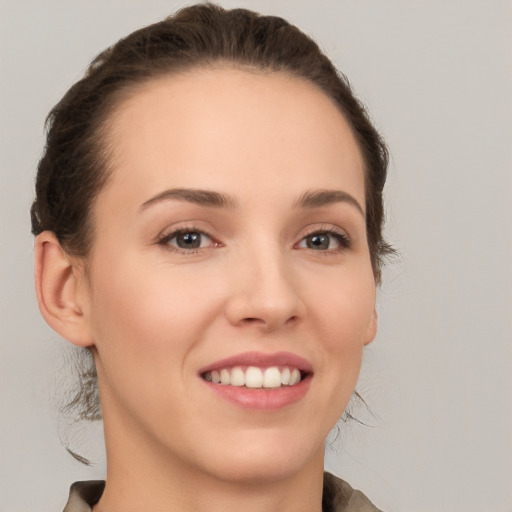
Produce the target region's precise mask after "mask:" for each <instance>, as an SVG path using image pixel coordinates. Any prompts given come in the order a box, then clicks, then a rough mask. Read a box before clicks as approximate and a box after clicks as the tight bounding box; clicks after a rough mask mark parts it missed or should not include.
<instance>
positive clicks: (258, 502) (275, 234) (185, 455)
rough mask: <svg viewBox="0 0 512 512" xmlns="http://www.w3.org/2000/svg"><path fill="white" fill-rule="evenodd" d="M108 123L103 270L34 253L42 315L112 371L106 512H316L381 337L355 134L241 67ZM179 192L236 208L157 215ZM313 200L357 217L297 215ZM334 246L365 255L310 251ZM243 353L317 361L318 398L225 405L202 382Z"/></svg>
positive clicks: (158, 89) (324, 101)
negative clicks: (334, 441) (330, 437)
mask: <svg viewBox="0 0 512 512" xmlns="http://www.w3.org/2000/svg"><path fill="white" fill-rule="evenodd" d="M111 121H112V123H111V125H110V127H109V130H110V131H109V133H108V139H109V142H110V144H111V147H112V160H111V163H112V168H113V175H112V177H111V179H110V181H109V182H108V184H107V185H106V187H105V189H104V190H103V191H102V192H101V194H100V195H99V197H98V198H97V201H96V203H95V205H94V209H93V224H94V229H95V238H94V244H93V249H92V252H91V254H90V255H89V257H88V260H87V272H85V271H84V262H82V261H80V260H76V259H74V258H72V257H70V256H68V255H67V254H66V253H65V251H63V250H62V248H61V247H60V246H59V245H58V242H57V241H56V240H55V237H54V236H53V235H52V234H51V233H48V232H45V233H43V234H41V235H39V237H38V238H37V240H36V285H37V286H36V287H37V292H38V298H39V303H40V308H41V311H42V312H43V315H44V316H45V318H46V320H47V321H48V322H49V323H50V325H51V326H52V327H53V328H54V329H56V330H57V331H58V332H60V333H61V335H62V336H64V337H65V338H67V339H68V340H69V341H71V342H72V343H74V344H76V345H80V346H88V347H91V349H92V351H93V353H94V356H95V361H96V365H97V371H98V379H99V386H100V393H101V400H102V408H103V413H104V425H105V437H106V446H107V460H108V469H107V486H106V489H105V493H104V495H103V497H102V499H101V500H100V502H99V504H98V505H97V506H96V507H95V512H104V511H106V510H108V511H109V512H115V511H120V510H123V511H135V510H141V509H144V510H154V511H160V510H162V511H163V510H171V509H172V510H180V511H181V510H184V511H185V510H190V511H192V510H202V509H204V508H205V507H206V506H207V507H208V510H209V511H213V512H215V511H217V510H219V511H220V510H222V511H224V512H225V511H230V510H250V511H255V512H256V511H263V510H265V511H266V512H268V511H278V510H279V511H280V512H283V511H286V510H294V511H297V510H298V511H302V510H304V511H306V510H307V511H317V512H320V510H321V494H322V472H323V456H324V455H323V454H324V442H325V438H326V436H327V434H328V432H329V430H330V429H331V428H332V427H333V425H334V424H335V422H336V421H337V419H338V418H339V416H340V415H341V414H342V411H343V410H344V408H345V406H346V405H347V403H348V401H349V399H350V396H351V395H352V393H353V390H354V387H355V384H356V381H357V377H358V374H359V370H360V365H361V358H362V353H363V348H364V346H365V345H366V344H368V343H369V342H371V341H372V340H373V338H374V336H375V330H376V323H377V322H376V314H375V307H374V304H375V280H374V276H373V273H372V268H371V262H370V255H369V251H368V244H367V240H366V229H365V219H364V205H365V200H364V199H365V196H364V171H363V162H362V159H361V155H360V152H359V150H358V147H357V144H356V142H355V139H354V137H353V135H352V133H351V131H350V128H349V126H348V125H347V123H346V121H345V119H344V118H343V116H342V115H341V113H340V112H339V110H338V109H337V108H336V107H335V106H334V104H333V103H332V101H331V100H330V99H329V98H328V97H327V96H326V95H325V94H324V93H323V92H322V91H320V90H319V89H317V88H316V87H315V86H314V85H312V84H310V83H308V82H307V81H304V80H300V79H298V78H293V77H290V76H288V75H286V74H282V73H271V74H262V73H259V72H255V71H249V70H240V69H233V68H229V67H219V68H216V69H208V70H193V71H189V72H186V73H183V74H179V75H173V76H169V77H164V78H159V79H158V80H153V81H151V82H150V83H148V84H146V85H144V86H143V87H142V88H140V89H139V90H138V91H136V92H135V93H134V94H133V95H132V96H131V97H130V98H128V99H125V100H123V102H122V103H121V105H119V107H118V108H117V110H116V112H115V113H114V115H113V118H112V120H111ZM176 188H179V189H194V190H195V189H201V190H208V191H214V192H217V193H220V194H225V195H228V196H229V198H230V200H231V202H232V203H236V205H235V204H229V205H227V206H212V205H205V204H197V203H196V202H191V201H189V200H186V199H184V198H181V197H175V196H174V197H168V198H165V199H161V200H153V201H150V203H149V204H146V205H145V203H147V202H148V201H149V200H151V199H152V198H155V197H157V196H159V195H161V194H162V193H163V192H164V191H167V190H169V189H176ZM317 190H324V191H325V190H328V191H332V190H336V191H342V192H343V193H344V194H346V195H349V196H350V197H351V198H352V199H353V201H352V200H347V199H346V196H342V200H336V201H334V202H328V204H323V205H316V206H307V207H296V206H295V204H296V202H297V200H298V198H300V197H301V196H303V195H304V194H305V193H307V192H308V191H317ZM343 197H345V199H343ZM338 199H340V197H338ZM356 203H357V204H358V205H360V207H361V209H362V210H363V212H361V211H360V210H359V208H358V207H357V205H356ZM143 205H145V206H143ZM176 229H188V230H190V231H195V232H197V231H200V232H203V233H205V234H207V235H208V236H204V237H203V238H202V242H201V245H202V247H200V248H199V249H195V250H190V249H182V248H179V247H178V246H177V245H176V238H174V239H173V238H170V237H167V239H166V240H165V239H164V237H165V235H169V233H172V232H173V230H176ZM328 230H334V231H336V232H337V233H340V234H341V235H342V236H344V237H348V239H349V240H350V245H349V247H345V246H344V245H343V244H342V243H340V242H339V241H338V239H337V238H336V235H328V236H327V240H328V242H329V244H330V245H329V247H328V248H323V249H315V248H311V247H310V246H308V243H309V242H311V237H310V235H311V233H318V232H322V233H323V232H326V231H328ZM308 236H309V238H308ZM247 351H258V352H262V353H265V354H272V353H275V352H280V351H287V352H292V353H294V354H297V355H299V356H301V357H303V358H305V359H306V360H308V361H309V362H310V363H311V365H312V367H313V377H312V379H311V383H310V386H309V389H308V391H307V393H306V394H305V396H304V397H303V398H302V399H301V400H299V401H298V402H296V403H293V404H290V405H287V406H286V407H282V408H280V409H278V410H273V411H266V410H252V409H247V408H242V407H239V406H237V405H234V404H232V403H230V402H228V401H226V400H224V399H222V398H221V397H219V396H217V395H216V394H215V393H212V392H211V390H210V389H209V388H208V386H207V385H206V384H205V382H204V381H203V379H201V377H200V376H199V374H198V372H199V369H200V368H203V367H205V366H206V365H208V364H210V363H212V362H213V361H217V360H219V359H224V358H227V357H231V356H233V355H236V354H239V353H242V352H247ZM206 504H207V505H206Z"/></svg>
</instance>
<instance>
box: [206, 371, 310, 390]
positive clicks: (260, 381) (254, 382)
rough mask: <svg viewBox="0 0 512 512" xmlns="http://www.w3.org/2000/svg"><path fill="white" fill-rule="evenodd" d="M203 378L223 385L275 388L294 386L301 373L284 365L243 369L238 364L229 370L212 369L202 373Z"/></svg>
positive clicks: (298, 380) (299, 379)
mask: <svg viewBox="0 0 512 512" xmlns="http://www.w3.org/2000/svg"><path fill="white" fill-rule="evenodd" d="M203 378H204V379H205V380H207V381H209V382H213V383H215V384H223V385H225V386H227V385H231V386H237V387H240V386H246V387H248V388H253V389H260V388H265V389H275V388H280V387H281V386H294V385H295V384H298V383H299V382H300V381H301V374H300V370H299V369H298V368H290V367H287V366H285V367H284V368H282V369H281V370H280V369H279V368H278V367H277V366H271V367H269V368H264V369H262V368H258V367H257V366H249V367H247V369H246V370H245V371H244V370H243V369H242V368H241V367H240V366H235V367H234V368H232V369H231V370H229V369H227V368H222V369H221V370H212V371H211V372H206V373H205V374H203Z"/></svg>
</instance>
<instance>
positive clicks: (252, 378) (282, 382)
mask: <svg viewBox="0 0 512 512" xmlns="http://www.w3.org/2000/svg"><path fill="white" fill-rule="evenodd" d="M199 376H200V378H201V379H202V380H203V381H204V383H205V384H207V385H208V386H209V387H210V389H211V390H212V391H213V392H214V393H215V394H216V395H217V396H219V397H221V398H223V399H225V400H228V401H229V402H231V403H232V404H235V405H237V406H240V407H243V408H246V409H247V408H248V409H258V410H276V409H280V408H282V407H285V406H288V405H291V404H293V403H296V402H299V401H300V400H302V398H303V397H304V396H305V395H306V394H307V392H308V389H309V387H310V384H311V381H312V378H313V366H312V364H311V363H310V362H309V361H308V360H306V359H304V358H302V357H300V356H298V355H296V354H293V353H291V352H277V353H274V354H265V353H261V352H245V353H243V354H237V355H236V356H233V357H229V358H227V359H222V360H220V361H216V362H214V363H212V364H210V365H208V366H206V367H204V368H202V369H200V370H199Z"/></svg>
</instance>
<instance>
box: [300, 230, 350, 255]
mask: <svg viewBox="0 0 512 512" xmlns="http://www.w3.org/2000/svg"><path fill="white" fill-rule="evenodd" d="M297 247H299V248H304V249H312V250H314V251H337V250H342V249H347V248H349V247H350V240H349V239H348V237H347V236H346V235H345V234H343V233H338V232H337V231H334V230H321V231H315V232H314V233H310V234H309V235H307V236H305V237H304V238H303V239H302V240H301V241H300V242H299V243H298V245H297Z"/></svg>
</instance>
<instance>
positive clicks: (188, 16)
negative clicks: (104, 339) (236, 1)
mask: <svg viewBox="0 0 512 512" xmlns="http://www.w3.org/2000/svg"><path fill="white" fill-rule="evenodd" d="M222 62H227V63H230V64H232V65H235V66H243V67H249V68H252V69H256V70H261V71H262V72H274V71H281V72H286V73H289V74H291V75H293V76H297V77H300V78H302V79H306V80H309V81H310V82H312V83H314V84H316V85H317V86H318V87H319V88H320V89H322V90H323V91H324V92H325V93H326V94H327V95H328V96H329V97H330V98H331V99H332V100H333V101H334V102H335V104H336V105H337V106H338V107H339V109H340V111H341V112H342V113H343V114H344V116H345V118H346V120H347V121H348V123H349V125H350V126H351V128H352V131H353V133H354V136H355V138H356V140H357V142H358V145H359V148H360V150H361V153H362V156H363V159H364V162H365V167H366V168H365V194H366V230H367V237H368V244H369V250H370V256H371V261H372V266H373V271H374V275H375V279H376V282H379V281H380V273H381V264H382V259H383V256H385V255H386V254H388V253H390V252H392V249H391V248H390V246H389V245H388V244H387V243H386V242H385V241H384V239H383V236H382V226H383V218H384V213H383V200H382V190H383V187H384V183H385V180H386V170H387V164H388V152H387V149H386V146H385V144H384V142H383V140H382V138H381V137H380V135H379V133H378V132H377V131H376V129H375V128H374V127H373V125H372V123H371V122H370V120H369V118H368V116H367V114H366V112H365V109H364V107H363V106H362V105H361V103H360V102H359V101H358V100H357V99H356V98H355V96H354V95H353V93H352V91H351V88H350V86H349V83H348V81H347V79H346V78H345V77H344V75H342V74H340V73H339V72H337V71H336V69H335V67H334V66H333V64H332V63H331V61H330V60H329V59H328V58H327V57H326V56H325V55H324V54H323V53H322V52H321V50H320V49H319V47H318V45H317V44H316V43H315V42H314V41H313V40H312V39H311V38H309V37H308V36H307V35H305V34H304V33H302V32H301V31H300V30H299V29H298V28H297V27H295V26H293V25H291V24H290V23H288V22H287V21H285V20H284V19H282V18H278V17H273V16H261V15H259V14H257V13H254V12H251V11H248V10H245V9H233V10H225V9H223V8H221V7H219V6H216V5H213V4H209V3H206V4H199V5H194V6H191V7H186V8H184V9H182V10H180V11H178V12H177V13H176V14H175V15H174V16H170V17H168V18H166V19H164V20H163V21H161V22H159V23H155V24H153V25H150V26H147V27H145V28H142V29H140V30H137V31H135V32H133V33H132V34H130V35H128V36H127V37H125V38H123V39H121V40H120V41H118V42H117V43H116V44H115V45H113V46H111V47H109V48H107V49H106V50H105V51H103V52H102V53H100V54H99V55H98V56H97V57H96V58H95V59H94V60H93V61H92V63H91V65H90V66H89V68H88V70H87V72H86V74H85V76H84V77H83V78H82V79H81V80H80V81H78V82H77V83H76V84H74V85H73V86H72V87H71V88H70V89H69V91H68V92H67V93H66V95H65V96H64V97H63V98H62V100H61V101H60V102H59V103H58V104H57V105H56V106H55V107H54V108H53V109H52V111H51V112H50V114H49V116H48V118H47V122H46V128H47V144H46V147H45V151H44V154H43V156H42V158H41V160H40V162H39V167H38V173H37V179H36V199H35V200H34V202H33V204H32V208H31V217H32V233H33V234H34V235H37V234H39V233H41V232H42V231H44V230H50V231H52V232H53V233H55V235H56V236H57V238H58V240H59V242H60V243H61V244H62V246H63V247H64V249H65V250H66V251H68V252H69V253H70V254H74V255H78V256H86V255H87V254H88V252H89V250H90V247H91V244H92V241H93V236H94V231H93V226H91V222H90V217H91V215H90V212H91V209H92V207H93V205H94V200H95V198H96V197H97V195H98V193H99V191H100V190H101V188H102V187H103V186H104V185H105V183H106V182H107V180H108V178H109V172H108V169H109V167H108V165H109V158H108V156H109V152H108V146H107V145H106V143H105V136H104V135H105V127H106V125H107V124H108V119H109V114H110V113H111V112H112V110H113V109H114V108H115V107H116V106H117V105H118V104H119V102H120V101H121V100H122V98H123V97H124V96H125V95H126V94H130V92H131V91H133V90H134V88H135V87H137V86H138V85H141V84H143V83H145V82H147V81H149V80H151V79H152V78H155V77H157V76H160V75H163V74H169V73H170V74H172V73H175V72H179V71H182V70H187V69H191V68H197V67H199V68H200V67H205V66H211V65H214V64H216V63H222ZM91 377H92V378H94V377H95V375H91V374H89V375H88V382H90V378H91ZM81 393H82V395H80V396H79V397H78V399H77V402H76V403H78V402H80V403H82V404H85V403H86V402H87V400H86V398H87V397H85V398H84V396H83V388H82V390H81ZM86 394H87V396H89V397H90V396H92V395H91V394H90V393H86ZM89 402H90V403H89V405H88V406H86V405H83V407H84V409H83V410H82V411H81V413H80V416H81V417H91V416H92V417H95V413H94V411H93V412H91V409H90V407H94V404H95V403H96V402H97V401H95V400H93V401H92V402H91V401H90V398H89ZM76 403H75V405H76ZM96 407H97V405H96ZM98 410H99V409H98Z"/></svg>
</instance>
